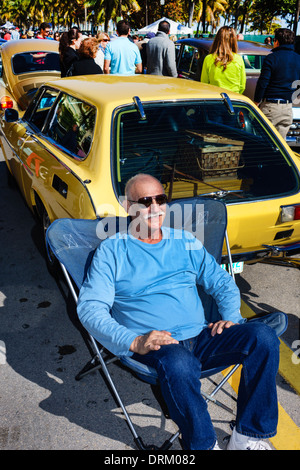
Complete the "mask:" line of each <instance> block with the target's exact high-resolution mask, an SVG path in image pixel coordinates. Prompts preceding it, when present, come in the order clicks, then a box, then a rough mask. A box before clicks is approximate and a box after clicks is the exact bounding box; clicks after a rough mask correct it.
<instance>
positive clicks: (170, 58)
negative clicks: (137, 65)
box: [146, 20, 177, 77]
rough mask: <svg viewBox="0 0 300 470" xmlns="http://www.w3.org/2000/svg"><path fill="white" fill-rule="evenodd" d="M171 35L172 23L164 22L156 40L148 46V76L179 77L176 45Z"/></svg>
mask: <svg viewBox="0 0 300 470" xmlns="http://www.w3.org/2000/svg"><path fill="white" fill-rule="evenodd" d="M169 34H170V23H169V22H168V21H166V20H162V21H161V22H160V23H159V25H158V30H157V34H156V36H155V38H153V39H151V40H150V41H149V42H148V44H147V45H146V53H147V74H150V75H166V76H169V77H177V68H176V55H175V44H174V42H173V41H171V40H170V39H169V37H168V35H169Z"/></svg>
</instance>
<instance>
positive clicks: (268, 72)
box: [254, 28, 300, 139]
mask: <svg viewBox="0 0 300 470" xmlns="http://www.w3.org/2000/svg"><path fill="white" fill-rule="evenodd" d="M294 41H295V34H294V32H293V31H291V30H290V29H287V28H278V29H276V30H275V39H274V48H273V49H272V52H271V54H269V55H268V56H266V57H265V59H264V62H263V66H262V69H261V74H260V77H259V79H258V81H257V85H256V90H255V95H254V101H255V103H256V104H257V105H259V107H260V109H261V111H262V112H263V113H264V114H265V115H266V116H267V118H268V119H269V120H270V121H271V122H272V124H273V125H274V126H275V127H276V129H277V130H278V132H279V133H280V134H281V136H282V137H283V138H284V139H285V138H286V135H287V133H288V130H289V128H290V126H291V124H292V122H293V109H292V94H293V92H294V91H295V89H294V88H293V87H292V86H293V82H294V81H296V80H300V55H298V54H297V53H296V52H295V51H294Z"/></svg>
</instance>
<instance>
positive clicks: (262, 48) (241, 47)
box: [176, 38, 273, 55]
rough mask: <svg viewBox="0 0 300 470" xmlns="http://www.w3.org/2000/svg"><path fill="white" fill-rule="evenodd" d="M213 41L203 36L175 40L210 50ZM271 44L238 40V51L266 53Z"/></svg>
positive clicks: (241, 52) (177, 42)
mask: <svg viewBox="0 0 300 470" xmlns="http://www.w3.org/2000/svg"><path fill="white" fill-rule="evenodd" d="M212 43H213V39H205V38H186V39H179V40H178V41H176V44H186V45H189V46H193V47H199V46H201V47H203V48H204V49H206V50H207V51H209V50H210V48H211V46H212ZM272 49H273V48H272V46H266V45H265V44H261V43H259V42H254V41H238V51H239V53H240V54H243V53H245V54H250V53H251V54H257V55H267V54H269V53H270V51H271V50H272Z"/></svg>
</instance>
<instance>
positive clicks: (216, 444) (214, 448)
mask: <svg viewBox="0 0 300 470" xmlns="http://www.w3.org/2000/svg"><path fill="white" fill-rule="evenodd" d="M212 450H222V449H221V448H220V447H219V444H218V441H216V443H215V445H214V446H213V448H212Z"/></svg>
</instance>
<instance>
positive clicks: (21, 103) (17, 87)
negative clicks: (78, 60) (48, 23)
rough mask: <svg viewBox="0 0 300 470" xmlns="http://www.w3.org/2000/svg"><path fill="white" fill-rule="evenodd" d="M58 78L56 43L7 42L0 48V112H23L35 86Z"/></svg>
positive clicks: (37, 40)
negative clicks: (15, 110) (9, 109)
mask: <svg viewBox="0 0 300 470" xmlns="http://www.w3.org/2000/svg"><path fill="white" fill-rule="evenodd" d="M57 78H60V64H59V54H58V42H57V41H51V40H42V39H22V40H18V41H12V40H11V41H7V42H6V43H4V44H1V48H0V110H5V109H7V108H16V109H18V110H19V111H20V112H22V111H24V110H25V109H26V108H27V106H28V104H29V102H30V100H31V99H32V97H33V95H34V93H35V92H36V90H37V89H38V88H39V86H40V85H41V84H42V83H44V82H46V81H49V80H52V79H57Z"/></svg>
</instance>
